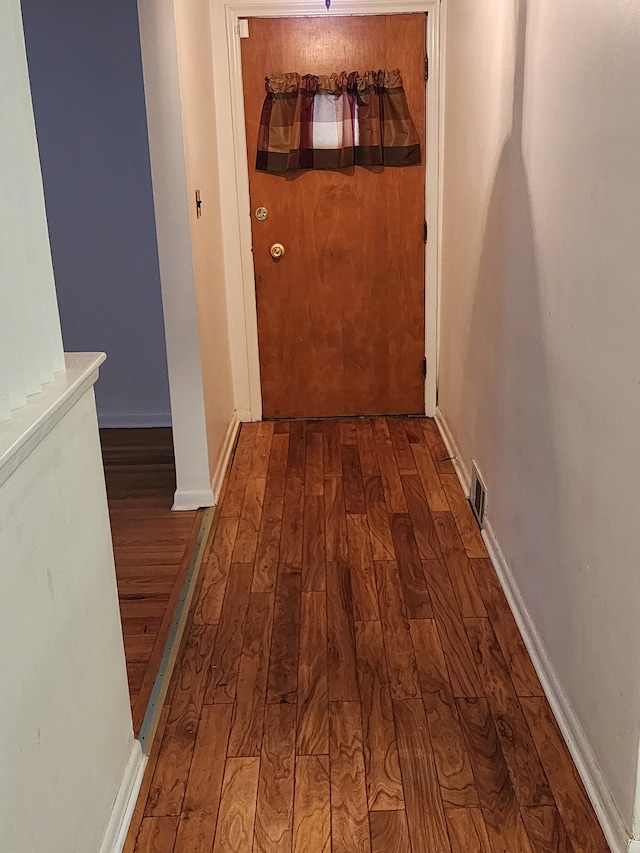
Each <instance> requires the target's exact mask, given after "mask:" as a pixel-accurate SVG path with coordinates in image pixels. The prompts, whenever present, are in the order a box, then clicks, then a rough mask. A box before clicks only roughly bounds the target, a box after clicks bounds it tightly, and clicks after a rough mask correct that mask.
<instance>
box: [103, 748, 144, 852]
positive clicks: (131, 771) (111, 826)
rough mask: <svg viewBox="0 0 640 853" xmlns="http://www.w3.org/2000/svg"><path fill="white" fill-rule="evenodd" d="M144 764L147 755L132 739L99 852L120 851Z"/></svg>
mask: <svg viewBox="0 0 640 853" xmlns="http://www.w3.org/2000/svg"><path fill="white" fill-rule="evenodd" d="M146 766H147V756H146V755H144V753H143V752H142V747H141V746H140V741H138V740H134V742H133V746H132V747H131V752H130V754H129V760H128V761H127V766H126V768H125V771H124V775H123V777H122V782H121V783H120V788H119V789H118V795H117V797H116V801H115V803H114V804H113V809H112V810H111V815H110V817H109V823H108V824H107V831H106V832H105V835H104V839H103V841H102V844H101V846H100V853H121V851H122V848H123V847H124V842H125V840H126V837H127V832H128V830H129V824H130V823H131V817H132V815H133V810H134V808H135V805H136V800H137V799H138V794H139V792H140V786H141V785H142V777H143V776H144V769H145V767H146Z"/></svg>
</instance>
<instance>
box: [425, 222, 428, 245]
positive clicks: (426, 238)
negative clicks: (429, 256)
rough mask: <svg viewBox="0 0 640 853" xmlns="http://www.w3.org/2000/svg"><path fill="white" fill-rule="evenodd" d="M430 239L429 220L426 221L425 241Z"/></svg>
mask: <svg viewBox="0 0 640 853" xmlns="http://www.w3.org/2000/svg"><path fill="white" fill-rule="evenodd" d="M428 239H429V225H428V224H427V220H426V219H425V221H424V242H425V243H426V242H427V240H428Z"/></svg>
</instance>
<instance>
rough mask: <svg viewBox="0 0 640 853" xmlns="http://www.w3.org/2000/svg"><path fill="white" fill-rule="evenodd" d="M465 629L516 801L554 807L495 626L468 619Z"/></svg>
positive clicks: (487, 621) (528, 804)
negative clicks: (497, 638) (499, 644)
mask: <svg viewBox="0 0 640 853" xmlns="http://www.w3.org/2000/svg"><path fill="white" fill-rule="evenodd" d="M465 627H466V629H467V635H468V636H469V640H470V642H471V649H472V651H473V654H474V657H475V659H476V663H477V665H478V669H479V671H480V674H481V676H482V680H483V683H484V692H485V695H486V697H487V701H488V702H489V709H490V710H491V714H492V716H493V719H494V722H495V724H496V729H497V732H498V739H499V741H500V746H501V748H502V754H503V755H504V758H505V761H506V762H507V767H508V769H509V774H510V776H511V784H512V785H513V789H514V791H515V795H516V799H517V800H518V802H519V803H520V805H521V806H550V805H553V803H554V800H553V794H552V793H551V789H550V788H549V783H548V782H547V777H546V776H545V772H544V770H543V769H542V765H541V764H540V759H539V758H538V753H537V751H536V748H535V746H534V743H533V739H532V737H531V733H530V731H529V727H528V726H527V723H526V721H525V718H524V714H523V713H522V708H521V707H520V703H519V701H518V697H517V696H516V691H515V689H514V687H513V684H512V682H511V678H510V676H509V671H508V669H507V666H506V664H505V662H504V658H503V657H502V653H501V652H500V648H499V646H498V641H497V640H496V637H495V634H494V633H493V629H492V628H491V624H490V622H489V620H488V619H466V620H465Z"/></svg>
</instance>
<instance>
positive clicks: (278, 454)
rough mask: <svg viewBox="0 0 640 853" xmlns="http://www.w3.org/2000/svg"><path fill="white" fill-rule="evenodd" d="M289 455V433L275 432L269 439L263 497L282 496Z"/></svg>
mask: <svg viewBox="0 0 640 853" xmlns="http://www.w3.org/2000/svg"><path fill="white" fill-rule="evenodd" d="M288 455H289V434H288V433H275V432H274V435H273V439H272V441H271V453H270V455H269V467H268V468H267V485H266V488H265V491H264V494H265V498H268V499H272V498H283V497H284V485H285V480H286V476H287V457H288Z"/></svg>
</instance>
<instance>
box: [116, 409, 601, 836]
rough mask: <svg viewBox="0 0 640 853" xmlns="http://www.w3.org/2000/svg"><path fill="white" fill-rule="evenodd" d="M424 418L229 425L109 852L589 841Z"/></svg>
mask: <svg viewBox="0 0 640 853" xmlns="http://www.w3.org/2000/svg"><path fill="white" fill-rule="evenodd" d="M445 457H446V452H445V448H444V446H443V444H442V441H441V439H440V437H439V434H438V432H437V429H436V427H435V425H434V423H433V421H431V420H425V419H385V418H375V419H357V420H344V421H307V422H304V421H292V422H276V423H268V422H263V423H260V424H247V425H245V426H243V428H242V432H241V435H240V438H239V442H238V446H237V450H236V454H235V458H234V462H233V467H232V470H231V473H230V475H229V476H228V478H227V481H226V486H225V491H224V495H223V500H222V502H221V505H220V507H219V510H218V512H217V514H216V520H215V522H214V530H213V532H212V539H211V542H210V547H209V551H208V554H207V555H206V556H205V562H204V564H203V568H202V573H201V576H200V581H199V590H198V592H197V593H196V599H195V604H194V607H193V609H192V613H191V616H190V623H189V625H188V628H187V632H186V634H185V637H186V640H185V643H184V647H183V649H182V651H181V655H180V659H179V661H178V665H177V667H176V670H175V672H174V677H173V679H172V684H171V687H170V690H169V693H168V697H167V703H166V705H165V707H164V708H163V712H162V716H161V719H160V726H159V731H158V735H157V737H156V741H155V743H154V748H153V751H152V754H151V757H150V761H149V765H148V768H147V772H146V775H145V779H144V782H143V788H142V791H141V795H140V798H139V801H138V805H137V807H136V811H135V814H134V817H133V820H132V824H131V829H130V833H129V838H128V839H127V844H126V846H125V851H126V853H133V851H135V853H149V851H153V853H169V851H178V853H183V851H184V853H196V852H197V851H207V853H211V851H213V853H476V851H477V853H604V852H605V851H608V849H609V848H608V847H607V845H606V842H605V840H604V837H603V834H602V832H601V830H600V827H599V825H598V823H597V820H596V818H595V815H594V812H593V809H592V807H591V805H590V803H589V801H588V799H587V796H586V794H585V791H584V789H583V787H582V784H581V783H580V780H579V777H578V774H577V772H576V770H575V767H574V766H573V763H572V761H571V758H570V756H569V753H568V751H567V749H566V746H565V745H564V743H563V741H562V737H561V735H560V733H559V730H558V728H557V726H556V724H555V721H554V719H553V716H552V713H551V710H550V708H549V705H548V703H547V701H546V699H545V698H544V695H543V692H542V689H541V687H540V683H539V681H538V678H537V676H536V673H535V671H534V669H533V667H532V665H531V662H530V660H529V658H528V656H527V653H526V651H525V648H524V645H523V642H522V639H521V637H520V635H519V633H518V629H517V627H516V624H515V622H514V619H513V617H512V615H511V612H510V610H509V607H508V605H507V602H506V600H505V598H504V596H503V593H502V591H501V588H500V585H499V582H498V580H497V578H496V575H495V573H494V571H493V568H492V566H491V563H490V561H489V560H488V558H487V554H486V551H485V548H484V544H483V542H482V539H481V537H480V535H479V533H478V530H477V528H476V526H475V523H474V520H473V517H472V515H471V512H470V510H469V507H468V504H467V503H466V501H465V499H464V497H463V494H462V491H461V489H460V486H459V484H458V481H457V479H456V476H455V474H454V471H453V468H452V466H451V463H450V462H448V461H446V458H445Z"/></svg>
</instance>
